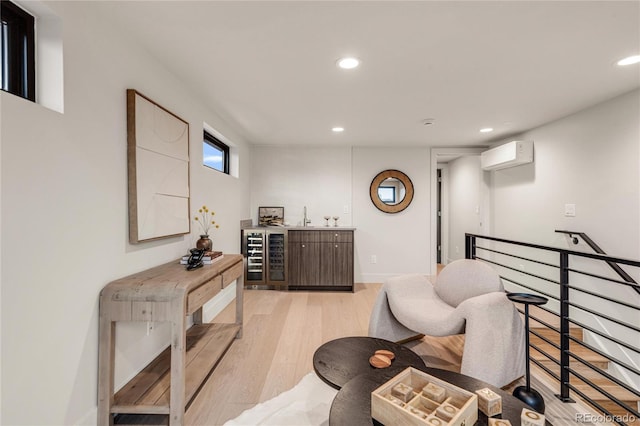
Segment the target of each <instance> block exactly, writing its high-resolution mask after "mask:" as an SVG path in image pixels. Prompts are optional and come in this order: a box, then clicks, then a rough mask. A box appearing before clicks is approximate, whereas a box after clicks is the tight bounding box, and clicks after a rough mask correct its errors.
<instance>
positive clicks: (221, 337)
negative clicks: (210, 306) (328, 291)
mask: <svg viewBox="0 0 640 426" xmlns="http://www.w3.org/2000/svg"><path fill="white" fill-rule="evenodd" d="M235 280H238V282H237V283H236V322H235V323H231V324H215V323H206V324H203V323H202V305H203V304H204V303H205V302H207V301H208V300H210V299H211V298H213V297H214V296H215V295H216V294H218V293H219V292H220V290H222V289H223V288H225V287H226V286H228V285H229V284H231V283H232V282H233V281H235ZM243 288H244V285H243V259H242V256H241V255H239V254H225V255H224V257H223V258H222V259H221V260H219V261H217V262H215V263H214V264H212V265H205V266H203V267H202V268H199V269H196V270H193V271H186V270H185V267H184V265H179V264H178V260H176V261H175V262H171V263H167V264H165V265H160V266H157V267H155V268H152V269H148V270H146V271H142V272H140V273H137V274H133V275H130V276H128V277H125V278H122V279H119V280H116V281H113V282H111V283H109V284H107V285H106V286H105V287H104V289H103V290H102V292H101V293H100V325H99V327H100V330H99V333H100V337H99V339H100V340H99V343H98V344H99V348H98V425H112V424H113V415H114V414H119V413H127V414H166V415H168V416H169V424H170V425H182V424H184V412H185V407H186V406H187V405H188V404H189V402H190V401H191V400H192V399H193V397H194V396H195V395H196V394H197V392H198V390H199V389H200V386H201V385H202V383H203V382H204V381H205V380H206V379H207V377H209V374H210V372H211V371H212V370H213V369H214V368H215V366H216V365H217V363H218V361H219V360H220V358H222V356H224V354H225V353H226V351H227V349H228V348H229V346H231V344H232V343H233V340H234V339H235V338H240V337H242V292H243ZM188 315H193V323H194V325H193V326H192V327H191V328H189V329H188V330H187V329H186V326H187V316H188ZM116 321H143V322H160V321H168V322H170V323H171V344H170V346H169V347H168V348H167V349H166V350H165V351H163V352H162V353H161V354H160V355H159V356H158V357H157V358H156V359H154V360H153V361H152V362H151V363H150V364H149V365H148V366H147V367H145V368H144V370H142V371H141V372H140V373H139V374H138V375H137V376H136V377H134V378H133V379H132V380H131V381H130V382H129V383H127V384H126V385H125V386H124V387H123V388H122V389H120V390H119V391H118V392H117V393H115V394H114V355H115V337H116V336H115V323H116Z"/></svg>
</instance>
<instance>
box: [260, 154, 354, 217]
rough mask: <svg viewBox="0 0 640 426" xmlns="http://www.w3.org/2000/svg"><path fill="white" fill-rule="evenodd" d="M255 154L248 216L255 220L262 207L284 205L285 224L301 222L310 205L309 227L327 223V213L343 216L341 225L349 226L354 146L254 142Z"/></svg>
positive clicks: (308, 214)
mask: <svg viewBox="0 0 640 426" xmlns="http://www.w3.org/2000/svg"><path fill="white" fill-rule="evenodd" d="M252 152H253V163H252V178H251V216H250V217H251V218H252V219H253V222H254V223H255V224H257V223H258V207H260V206H265V207H268V206H282V207H284V219H285V222H286V223H289V224H290V225H291V226H301V225H302V219H303V217H304V207H305V206H306V207H307V217H308V218H309V219H310V220H311V224H310V225H311V226H324V225H325V223H326V222H325V220H324V218H323V217H324V216H339V217H340V219H338V225H340V226H351V224H352V216H351V149H350V148H333V147H330V148H291V147H290V148H287V147H260V146H256V147H254V148H253V151H252ZM345 211H346V212H345ZM329 223H330V225H333V224H334V221H333V219H331V220H330V221H329Z"/></svg>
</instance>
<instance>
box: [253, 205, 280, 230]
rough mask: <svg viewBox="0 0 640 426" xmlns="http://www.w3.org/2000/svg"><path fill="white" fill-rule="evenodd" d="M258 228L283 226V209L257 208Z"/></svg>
mask: <svg viewBox="0 0 640 426" xmlns="http://www.w3.org/2000/svg"><path fill="white" fill-rule="evenodd" d="M258 225H259V226H284V207H259V208H258Z"/></svg>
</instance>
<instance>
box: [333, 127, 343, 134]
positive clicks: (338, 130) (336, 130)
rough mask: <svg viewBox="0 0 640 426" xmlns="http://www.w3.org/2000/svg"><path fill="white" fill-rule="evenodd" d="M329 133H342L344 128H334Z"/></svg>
mask: <svg viewBox="0 0 640 426" xmlns="http://www.w3.org/2000/svg"><path fill="white" fill-rule="evenodd" d="M331 131H332V132H334V133H340V132H344V127H334V128H332V129H331Z"/></svg>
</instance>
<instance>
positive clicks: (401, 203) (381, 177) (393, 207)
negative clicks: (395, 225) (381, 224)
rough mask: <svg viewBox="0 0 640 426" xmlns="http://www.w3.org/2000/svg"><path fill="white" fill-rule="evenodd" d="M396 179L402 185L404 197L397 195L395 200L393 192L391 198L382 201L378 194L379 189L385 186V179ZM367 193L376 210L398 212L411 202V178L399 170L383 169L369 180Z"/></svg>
mask: <svg viewBox="0 0 640 426" xmlns="http://www.w3.org/2000/svg"><path fill="white" fill-rule="evenodd" d="M396 180H397V181H399V183H400V184H401V185H403V186H404V188H403V189H404V191H403V192H404V194H403V195H404V197H399V199H398V200H397V201H396V199H395V194H394V195H393V197H392V198H391V199H389V200H387V201H383V199H382V198H381V196H380V190H381V188H385V187H386V186H385V181H386V182H389V181H396ZM369 195H370V196H371V201H372V202H373V205H374V206H376V207H377V208H378V210H380V211H383V212H385V213H398V212H401V211H402V210H404V209H406V208H407V207H409V204H411V201H412V200H413V183H412V182H411V179H409V176H407V175H405V174H404V173H402V172H401V171H399V170H384V171H382V172H380V173H378V174H377V175H376V177H374V178H373V180H372V181H371V186H370V187H369Z"/></svg>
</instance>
